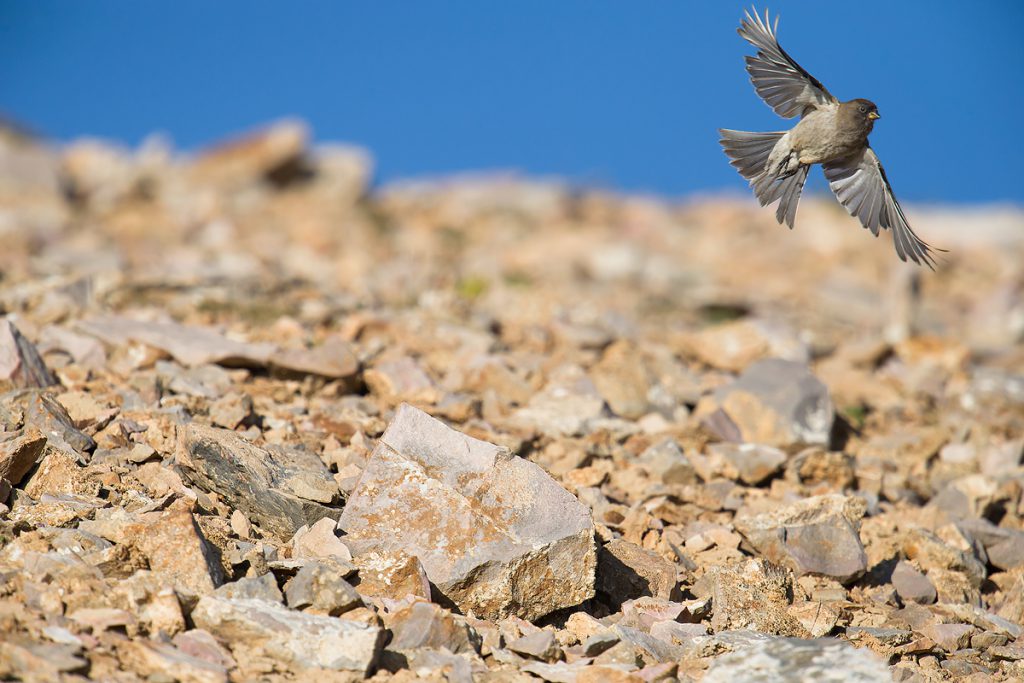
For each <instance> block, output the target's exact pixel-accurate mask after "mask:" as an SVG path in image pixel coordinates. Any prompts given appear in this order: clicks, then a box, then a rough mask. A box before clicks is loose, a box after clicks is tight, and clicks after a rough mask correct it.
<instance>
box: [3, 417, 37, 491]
mask: <svg viewBox="0 0 1024 683" xmlns="http://www.w3.org/2000/svg"><path fill="white" fill-rule="evenodd" d="M45 447H46V437H45V436H43V434H42V432H40V431H39V430H38V429H29V430H19V431H17V432H14V433H12V434H3V435H0V479H7V480H8V481H10V482H11V483H12V484H18V483H19V482H20V481H21V479H22V477H24V476H25V475H26V474H28V471H29V470H30V469H32V466H33V465H35V464H36V461H37V460H38V459H39V458H40V456H42V454H43V449H44V448H45Z"/></svg>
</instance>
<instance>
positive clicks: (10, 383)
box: [0, 316, 57, 391]
mask: <svg viewBox="0 0 1024 683" xmlns="http://www.w3.org/2000/svg"><path fill="white" fill-rule="evenodd" d="M56 383H57V380H56V379H55V378H54V376H53V374H52V373H51V372H50V371H49V370H48V369H47V367H46V364H45V363H44V362H43V359H42V358H40V357H39V352H38V351H36V347H35V346H34V345H33V344H32V342H30V341H29V340H28V339H25V337H24V335H22V334H21V332H20V331H19V330H18V328H17V327H16V326H15V324H14V321H12V320H11V319H10V318H8V317H6V316H5V317H3V318H0V391H3V390H9V389H29V388H42V387H48V386H52V385H54V384H56Z"/></svg>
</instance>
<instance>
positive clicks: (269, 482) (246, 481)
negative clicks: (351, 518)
mask: <svg viewBox="0 0 1024 683" xmlns="http://www.w3.org/2000/svg"><path fill="white" fill-rule="evenodd" d="M175 462H176V464H177V465H178V466H180V467H181V469H182V473H183V474H184V476H185V478H186V479H188V480H189V482H191V483H192V484H193V485H195V486H198V487H199V488H201V489H204V490H206V491H214V492H216V493H217V494H218V495H220V496H221V497H222V498H223V499H224V500H225V501H227V502H228V504H229V505H230V506H231V507H233V508H236V509H239V510H241V511H242V512H243V513H245V515H246V516H247V517H248V518H249V519H250V520H252V521H253V522H255V523H256V524H258V525H259V526H260V527H262V528H263V529H264V530H266V531H268V532H270V533H272V534H274V536H276V537H277V538H279V539H280V540H282V541H287V540H288V539H289V538H291V537H292V535H293V534H294V533H295V531H296V530H297V529H299V528H300V527H302V526H305V525H311V524H314V523H316V522H318V521H319V520H321V519H323V518H324V517H331V518H332V519H336V518H337V516H338V514H339V511H338V510H337V509H336V508H332V507H328V506H327V505H324V504H323V503H324V502H329V501H330V497H329V495H328V494H329V492H330V491H335V492H336V491H337V485H336V484H335V483H334V480H333V479H332V478H331V474H330V472H329V471H328V470H327V468H326V466H325V465H324V464H323V462H322V461H321V460H320V459H319V458H318V457H317V456H315V455H313V454H312V453H307V452H305V451H300V450H297V449H287V450H286V449H280V450H279V451H277V452H276V453H275V454H274V455H271V454H270V453H268V452H267V451H266V450H264V449H262V448H259V447H258V446H255V445H253V444H251V443H249V442H248V441H246V440H245V439H243V438H242V437H241V436H239V435H237V434H236V433H234V432H231V431H228V430H225V429H216V428H214V427H206V426H203V425H198V424H187V425H184V426H183V427H181V428H179V430H178V446H177V451H176V454H175ZM314 497H315V498H316V499H314ZM325 497H327V498H328V500H327V501H325V500H324V498H325Z"/></svg>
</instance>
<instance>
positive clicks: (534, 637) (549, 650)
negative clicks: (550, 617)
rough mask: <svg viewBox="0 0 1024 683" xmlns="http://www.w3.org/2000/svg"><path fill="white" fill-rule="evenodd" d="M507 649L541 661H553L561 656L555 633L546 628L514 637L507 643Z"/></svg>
mask: <svg viewBox="0 0 1024 683" xmlns="http://www.w3.org/2000/svg"><path fill="white" fill-rule="evenodd" d="M508 649H510V650H512V652H515V653H516V654H519V655H522V656H524V657H529V658H530V659H536V660H538V661H541V662H555V661H558V660H559V659H561V657H562V650H561V648H560V647H558V641H556V640H555V634H554V633H552V632H551V631H547V630H538V631H534V632H533V633H529V634H527V635H525V636H522V637H520V638H516V639H515V640H513V641H512V642H511V643H509V644H508Z"/></svg>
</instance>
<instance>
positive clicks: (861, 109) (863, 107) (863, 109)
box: [860, 105, 868, 114]
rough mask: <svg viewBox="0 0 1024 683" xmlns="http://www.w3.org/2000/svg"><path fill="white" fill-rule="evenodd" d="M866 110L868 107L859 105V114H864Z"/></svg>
mask: <svg viewBox="0 0 1024 683" xmlns="http://www.w3.org/2000/svg"><path fill="white" fill-rule="evenodd" d="M867 112H868V108H867V107H865V106H864V105H861V107H860V113H861V114H866V113H867Z"/></svg>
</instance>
